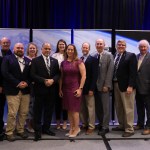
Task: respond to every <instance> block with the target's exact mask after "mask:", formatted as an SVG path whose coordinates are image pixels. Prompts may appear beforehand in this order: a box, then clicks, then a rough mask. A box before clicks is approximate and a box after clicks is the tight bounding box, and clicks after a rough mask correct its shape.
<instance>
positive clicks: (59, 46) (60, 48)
mask: <svg viewBox="0 0 150 150" xmlns="http://www.w3.org/2000/svg"><path fill="white" fill-rule="evenodd" d="M58 49H59V53H61V54H63V53H64V52H65V49H66V45H65V43H64V42H59V43H58Z"/></svg>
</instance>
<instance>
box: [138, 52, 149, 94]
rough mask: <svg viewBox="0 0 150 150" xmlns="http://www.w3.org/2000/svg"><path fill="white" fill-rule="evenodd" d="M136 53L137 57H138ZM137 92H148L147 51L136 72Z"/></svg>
mask: <svg viewBox="0 0 150 150" xmlns="http://www.w3.org/2000/svg"><path fill="white" fill-rule="evenodd" d="M139 56H140V55H139V54H138V55H137V59H138V58H139ZM136 83H137V92H138V93H139V94H143V95H147V94H150V53H147V54H146V56H145V57H144V59H143V61H142V64H141V66H140V68H139V70H138V72H137V78H136Z"/></svg>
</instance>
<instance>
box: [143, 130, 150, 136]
mask: <svg viewBox="0 0 150 150" xmlns="http://www.w3.org/2000/svg"><path fill="white" fill-rule="evenodd" d="M148 134H150V129H144V131H143V132H142V135H148Z"/></svg>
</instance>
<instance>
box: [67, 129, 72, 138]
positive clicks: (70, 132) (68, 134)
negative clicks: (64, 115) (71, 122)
mask: <svg viewBox="0 0 150 150" xmlns="http://www.w3.org/2000/svg"><path fill="white" fill-rule="evenodd" d="M73 131H74V130H73V129H71V130H70V131H69V132H68V133H66V134H65V136H68V137H69V136H70V135H71V134H72V133H73Z"/></svg>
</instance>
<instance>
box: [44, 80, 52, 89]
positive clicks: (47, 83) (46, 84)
mask: <svg viewBox="0 0 150 150" xmlns="http://www.w3.org/2000/svg"><path fill="white" fill-rule="evenodd" d="M44 83H45V86H47V87H49V86H51V85H52V84H53V83H54V80H53V79H45V81H44Z"/></svg>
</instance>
